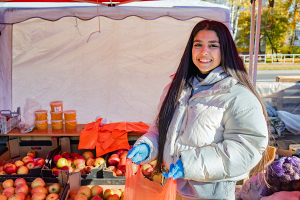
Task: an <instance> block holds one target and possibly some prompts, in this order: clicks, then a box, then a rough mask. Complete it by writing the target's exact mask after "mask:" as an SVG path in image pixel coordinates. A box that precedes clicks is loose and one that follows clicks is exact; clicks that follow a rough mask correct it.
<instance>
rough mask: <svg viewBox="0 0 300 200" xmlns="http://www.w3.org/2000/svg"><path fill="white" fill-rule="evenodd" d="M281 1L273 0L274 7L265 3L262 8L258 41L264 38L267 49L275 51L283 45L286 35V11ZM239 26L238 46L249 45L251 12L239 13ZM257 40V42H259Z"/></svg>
mask: <svg viewBox="0 0 300 200" xmlns="http://www.w3.org/2000/svg"><path fill="white" fill-rule="evenodd" d="M281 3H282V2H281V1H275V4H274V7H271V6H267V5H265V6H264V7H263V8H262V15H261V29H260V41H261V40H266V44H267V49H269V50H271V51H272V53H273V52H275V53H277V52H278V51H279V48H280V47H282V46H283V45H284V41H285V37H286V35H287V30H288V29H287V26H288V13H287V12H286V10H285V9H284V8H283V7H282V4H281ZM239 26H240V27H241V29H240V31H239V34H238V36H237V38H236V39H237V45H238V46H243V45H246V46H249V45H250V27H251V13H250V12H249V11H246V10H245V11H243V12H242V13H241V17H240V21H239ZM260 41H259V44H260Z"/></svg>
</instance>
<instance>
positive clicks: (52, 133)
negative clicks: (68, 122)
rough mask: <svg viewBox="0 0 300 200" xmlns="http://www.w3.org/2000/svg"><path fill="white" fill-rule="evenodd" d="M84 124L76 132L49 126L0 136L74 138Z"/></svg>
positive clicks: (136, 134) (131, 133)
mask: <svg viewBox="0 0 300 200" xmlns="http://www.w3.org/2000/svg"><path fill="white" fill-rule="evenodd" d="M85 126H86V124H77V129H76V130H65V129H62V130H52V127H51V125H48V129H47V130H37V129H33V131H31V132H29V133H21V132H20V129H18V128H14V129H13V130H11V131H10V132H9V133H7V134H0V136H9V137H36V136H37V137H61V136H62V137H65V136H69V137H72V136H75V137H79V135H80V132H81V131H82V130H83V129H84V127H85ZM141 135H143V133H136V132H130V133H128V136H141Z"/></svg>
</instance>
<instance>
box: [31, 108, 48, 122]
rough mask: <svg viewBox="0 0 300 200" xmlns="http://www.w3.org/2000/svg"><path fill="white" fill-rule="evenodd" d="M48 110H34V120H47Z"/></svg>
mask: <svg viewBox="0 0 300 200" xmlns="http://www.w3.org/2000/svg"><path fill="white" fill-rule="evenodd" d="M47 113H48V111H47V110H36V111H35V112H34V115H35V120H36V121H43V120H47V117H48V114H47Z"/></svg>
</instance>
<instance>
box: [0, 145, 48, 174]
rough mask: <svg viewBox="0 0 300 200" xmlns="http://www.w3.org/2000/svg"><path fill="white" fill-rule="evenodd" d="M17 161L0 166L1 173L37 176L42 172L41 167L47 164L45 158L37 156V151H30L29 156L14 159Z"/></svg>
mask: <svg viewBox="0 0 300 200" xmlns="http://www.w3.org/2000/svg"><path fill="white" fill-rule="evenodd" d="M14 160H15V161H12V162H9V163H6V164H4V165H1V166H0V175H3V176H4V175H5V176H10V175H26V174H29V175H26V176H31V177H37V176H40V174H41V168H42V167H43V166H44V164H45V159H44V158H36V152H35V151H29V152H28V153H27V156H25V157H23V158H22V159H17V160H16V159H14Z"/></svg>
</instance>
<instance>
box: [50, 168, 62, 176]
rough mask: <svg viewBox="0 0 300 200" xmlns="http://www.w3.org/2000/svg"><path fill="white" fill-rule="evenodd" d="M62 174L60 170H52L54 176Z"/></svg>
mask: <svg viewBox="0 0 300 200" xmlns="http://www.w3.org/2000/svg"><path fill="white" fill-rule="evenodd" d="M60 172H61V170H60V169H56V170H52V174H53V175H54V176H58V175H59V173H60Z"/></svg>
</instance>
